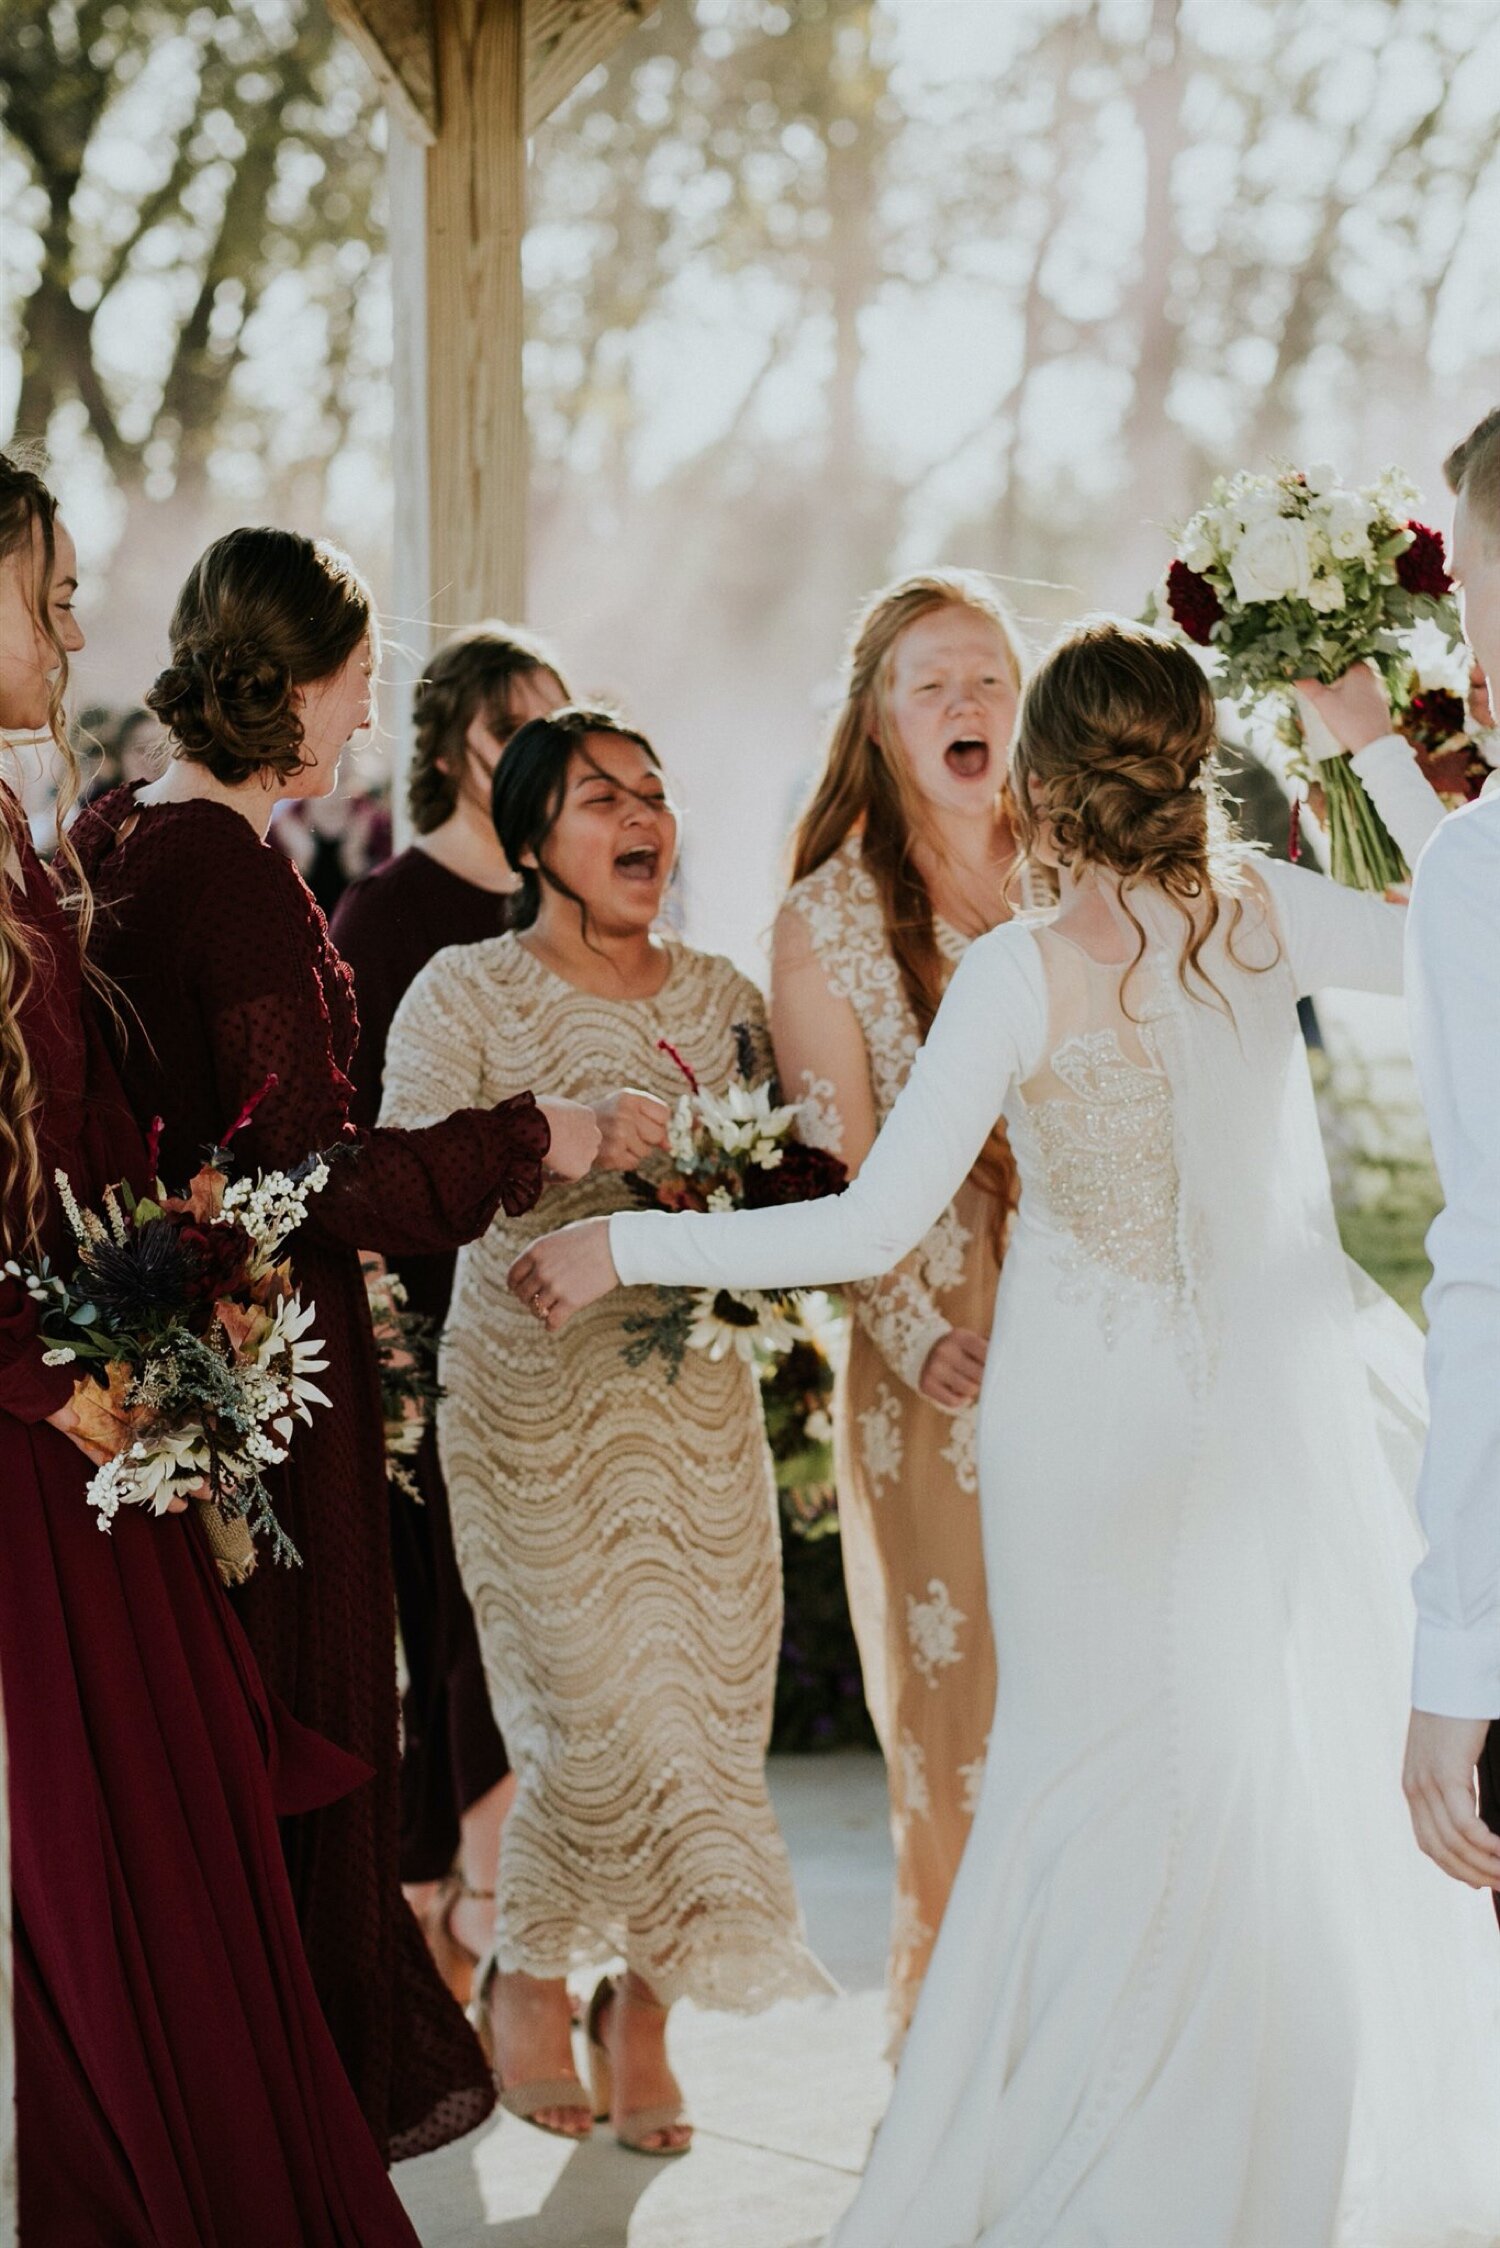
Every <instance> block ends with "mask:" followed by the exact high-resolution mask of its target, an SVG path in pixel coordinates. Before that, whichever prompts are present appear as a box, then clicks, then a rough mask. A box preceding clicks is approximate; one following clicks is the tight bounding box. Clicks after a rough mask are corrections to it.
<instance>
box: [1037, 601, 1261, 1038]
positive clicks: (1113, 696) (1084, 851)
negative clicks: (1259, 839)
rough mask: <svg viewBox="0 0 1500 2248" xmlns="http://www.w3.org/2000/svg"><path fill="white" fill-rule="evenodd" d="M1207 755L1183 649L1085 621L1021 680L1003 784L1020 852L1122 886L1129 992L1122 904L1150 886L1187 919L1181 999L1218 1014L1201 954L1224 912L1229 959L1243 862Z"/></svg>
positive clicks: (1207, 739)
mask: <svg viewBox="0 0 1500 2248" xmlns="http://www.w3.org/2000/svg"><path fill="white" fill-rule="evenodd" d="M1216 747H1217V733H1216V719H1215V711H1214V698H1213V693H1212V690H1211V688H1210V687H1209V684H1208V681H1207V679H1206V678H1205V677H1204V674H1203V671H1202V669H1201V667H1200V666H1199V664H1198V663H1197V661H1196V660H1195V659H1194V658H1193V657H1192V656H1191V655H1189V653H1188V651H1187V650H1186V649H1185V648H1184V647H1182V646H1181V645H1180V644H1179V643H1178V642H1177V641H1175V640H1169V639H1167V638H1165V637H1164V636H1163V635H1162V634H1160V633H1157V632H1152V631H1150V630H1148V629H1147V628H1146V627H1144V626H1141V625H1131V624H1122V623H1119V622H1117V621H1116V620H1115V619H1114V618H1112V617H1096V618H1090V619H1089V620H1088V621H1087V622H1086V623H1084V624H1082V625H1079V626H1077V627H1076V628H1075V629H1074V630H1073V631H1071V632H1069V633H1068V634H1066V635H1065V637H1064V638H1063V639H1061V640H1060V641H1058V643H1057V644H1056V646H1055V647H1053V648H1052V649H1050V650H1049V651H1048V653H1047V655H1046V656H1045V657H1044V658H1043V660H1042V662H1041V663H1040V664H1039V665H1038V667H1037V669H1036V671H1035V672H1034V673H1033V674H1032V676H1031V678H1030V679H1029V680H1028V681H1027V684H1026V689H1025V692H1024V693H1023V695H1022V697H1021V714H1020V717H1019V719H1018V721H1017V725H1016V739H1015V746H1014V747H1013V749H1012V751H1011V760H1010V785H1011V793H1012V796H1013V799H1014V809H1013V815H1012V816H1013V818H1014V821H1015V826H1016V832H1017V835H1018V836H1019V838H1020V841H1021V847H1022V849H1023V851H1025V852H1027V853H1028V854H1030V853H1032V852H1034V851H1035V850H1036V848H1037V846H1038V844H1039V843H1041V842H1042V841H1044V840H1045V843H1046V845H1047V847H1048V850H1049V853H1050V854H1051V855H1052V856H1053V857H1055V858H1056V860H1057V861H1058V862H1059V863H1060V864H1061V865H1063V866H1068V867H1077V866H1095V867H1102V868H1103V869H1104V870H1105V871H1106V872H1107V873H1109V874H1112V875H1114V876H1115V877H1116V878H1117V880H1118V883H1119V890H1120V901H1121V904H1122V905H1123V907H1124V909H1125V912H1126V915H1127V917H1128V918H1129V920H1130V922H1131V925H1132V926H1133V928H1134V929H1135V932H1136V938H1137V951H1136V956H1135V959H1134V960H1133V961H1132V962H1131V965H1130V969H1129V970H1128V971H1127V974H1126V978H1125V983H1126V985H1128V983H1129V979H1130V976H1131V975H1133V974H1134V972H1135V970H1136V969H1137V968H1138V967H1139V966H1140V963H1141V961H1142V959H1143V958H1144V956H1145V952H1146V932H1145V930H1144V928H1143V927H1142V925H1141V923H1140V921H1139V920H1138V919H1137V917H1136V915H1135V913H1134V912H1133V911H1132V909H1131V905H1130V892H1131V891H1132V890H1133V889H1136V888H1138V887H1140V886H1142V885H1144V884H1150V885H1152V886H1153V887H1155V888H1156V889H1159V890H1161V891H1162V892H1163V893H1164V894H1165V895H1166V896H1167V897H1168V898H1170V899H1171V901H1172V903H1173V905H1174V906H1175V907H1176V908H1177V910H1178V912H1179V913H1180V914H1181V915H1182V918H1183V924H1184V934H1183V943H1182V951H1181V954H1180V956H1179V959H1178V971H1177V972H1178V975H1179V978H1180V979H1181V982H1182V985H1183V988H1184V990H1187V991H1189V992H1191V991H1192V990H1193V985H1194V982H1196V983H1197V984H1198V985H1199V986H1201V987H1202V988H1201V990H1200V991H1199V992H1198V993H1197V994H1195V996H1198V997H1202V996H1204V994H1205V993H1206V994H1207V995H1208V996H1209V998H1210V999H1211V1000H1212V1001H1213V1002H1214V1003H1216V1004H1218V1005H1221V1006H1227V1004H1228V1002H1227V1001H1226V1000H1225V998H1224V995H1223V993H1222V992H1221V991H1220V990H1219V988H1218V986H1217V984H1216V983H1215V982H1214V980H1213V978H1212V977H1211V976H1210V975H1209V973H1208V971H1207V969H1206V968H1205V967H1204V965H1203V954H1204V949H1205V947H1206V946H1207V944H1208V941H1209V939H1210V937H1211V936H1212V935H1213V933H1214V931H1215V929H1216V928H1217V927H1218V925H1219V922H1220V920H1221V919H1222V918H1223V917H1224V915H1225V913H1226V912H1227V913H1228V916H1229V926H1228V929H1227V932H1226V936H1227V942H1228V946H1229V950H1230V954H1231V957H1236V956H1235V954H1234V933H1235V930H1236V929H1237V928H1238V926H1239V923H1240V920H1241V917H1242V916H1243V913H1244V900H1243V896H1242V894H1241V893H1242V892H1243V890H1244V888H1245V874H1246V867H1247V864H1248V861H1249V858H1250V856H1251V851H1250V846H1248V845H1247V844H1245V843H1244V842H1243V841H1242V840H1241V839H1240V837H1239V834H1238V832H1237V830H1236V828H1235V825H1234V822H1233V819H1232V817H1231V815H1230V812H1229V808H1228V805H1227V803H1226V800H1225V798H1224V795H1223V791H1222V789H1221V787H1220V784H1219V780H1218V777H1217V774H1216V772H1215V769H1214V762H1213V754H1214V750H1215V748H1216ZM1240 965H1242V966H1246V965H1249V963H1246V962H1241V963H1240ZM1123 988H1124V987H1123V986H1122V994H1123ZM1122 1003H1123V1002H1122ZM1126 1011H1127V1013H1128V1012H1129V1010H1128V1008H1127V1010H1126Z"/></svg>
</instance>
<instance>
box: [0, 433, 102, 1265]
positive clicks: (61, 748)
mask: <svg viewBox="0 0 1500 2248" xmlns="http://www.w3.org/2000/svg"><path fill="white" fill-rule="evenodd" d="M37 548H39V549H40V555H39V559H40V564H41V567H40V569H39V570H38V571H37V573H36V575H35V577H34V578H31V577H30V576H29V573H28V571H27V561H28V559H29V557H30V555H31V553H32V551H33V550H34V549H37ZM12 566H14V567H15V568H16V571H17V575H18V576H19V578H20V581H21V583H22V585H23V587H24V588H25V598H26V600H27V602H28V603H29V605H30V608H31V612H32V615H33V618H34V619H35V622H36V624H37V626H38V627H39V629H40V630H41V632H42V633H43V635H44V636H45V638H46V639H47V640H48V642H49V643H50V645H51V647H52V650H53V653H54V654H55V656H56V658H57V668H56V670H55V672H54V673H53V677H52V685H51V690H50V692H49V695H48V699H47V731H48V732H49V734H50V735H51V737H52V744H53V748H54V750H55V752H56V755H57V762H58V771H59V782H58V791H57V836H58V841H57V855H58V857H59V858H60V859H61V861H62V862H63V865H64V867H65V868H66V870H67V877H68V880H67V884H66V893H67V894H66V903H67V907H68V910H69V912H70V914H71V915H72V918H73V922H74V928H75V932H76V935H77V940H78V946H79V952H80V956H81V957H82V959H83V961H84V963H85V972H86V973H88V969H87V960H88V950H87V948H88V936H89V929H90V926H91V924H92V920H93V894H92V892H91V891H90V889H89V885H88V882H87V880H86V878H85V876H84V872H83V869H82V867H81V866H80V865H79V863H78V858H77V854H76V853H75V851H74V849H73V846H72V844H71V843H70V842H69V840H68V834H67V821H68V816H69V814H70V813H71V811H72V810H73V807H74V805H75V804H76V803H77V801H78V790H79V783H80V774H79V768H78V758H77V754H76V752H75V751H74V748H73V745H72V743H71V742H70V741H69V739H68V732H67V727H66V725H65V723H64V719H63V706H64V702H65V700H66V696H67V690H68V652H67V650H66V649H65V648H64V646H63V644H62V641H61V639H60V638H59V637H58V631H57V627H56V625H55V624H54V622H53V620H52V581H53V578H54V576H55V574H56V570H57V500H56V498H55V496H54V495H53V493H52V492H51V491H50V490H49V488H48V486H47V485H46V484H45V483H44V482H43V480H42V477H41V474H40V472H39V471H38V470H37V469H36V468H35V467H33V466H32V465H31V464H30V462H29V461H27V460H25V459H23V458H22V457H20V456H19V455H17V454H15V453H4V452H0V569H7V568H11V567H12ZM0 816H3V817H4V818H5V820H6V821H7V823H8V824H10V825H11V827H12V839H13V840H14V841H19V839H20V838H19V835H18V834H16V832H15V828H16V822H17V821H18V820H19V816H20V815H19V812H18V810H17V808H16V807H15V805H14V802H13V801H6V802H5V803H4V805H3V808H0ZM39 965H40V962H39V957H38V947H37V943H36V939H35V937H34V936H33V934H32V931H31V929H30V927H29V925H28V923H27V920H26V918H25V916H24V915H23V914H22V913H21V912H20V911H19V910H18V907H17V899H16V891H15V885H14V884H13V883H12V882H11V881H9V880H8V879H5V878H0V1235H3V1238H4V1243H5V1248H6V1251H7V1253H8V1254H10V1255H12V1256H14V1255H16V1254H17V1253H18V1252H20V1251H22V1250H31V1249H34V1248H35V1247H36V1245H37V1241H38V1237H39V1235H40V1232H41V1227H42V1221H43V1218H44V1216H45V1213H46V1208H47V1182H46V1180H45V1179H44V1178H43V1176H42V1166H41V1157H40V1154H39V1152H38V1148H37V1128H36V1119H37V1115H38V1112H39V1110H40V1108H41V1103H42V1093H41V1087H40V1086H39V1084H38V1082H37V1077H36V1072H35V1070H34V1069H33V1068H32V1063H31V1056H30V1054H29V1053H28V1052H27V1048H26V1040H25V1037H24V1035H23V1034H22V1030H21V1016H22V1011H23V1009H24V1007H25V1004H26V999H27V996H28V994H29V993H30V991H31V989H32V987H33V983H34V981H35V978H36V975H37V973H38V968H39ZM94 980H95V979H94V978H93V976H92V975H90V981H94ZM16 1206H19V1208H20V1210H21V1213H22V1221H21V1227H20V1234H19V1238H17V1237H16V1232H15V1229H14V1227H13V1226H12V1225H11V1224H10V1223H8V1222H7V1219H6V1218H5V1216H4V1214H3V1213H5V1212H7V1211H10V1210H12V1209H14V1208H15V1207H16Z"/></svg>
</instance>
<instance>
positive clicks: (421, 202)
mask: <svg viewBox="0 0 1500 2248" xmlns="http://www.w3.org/2000/svg"><path fill="white" fill-rule="evenodd" d="M386 121H387V125H388V128H389V137H388V141H387V156H386V196H387V202H388V206H389V215H388V218H387V221H386V239H387V242H388V244H389V247H390V258H391V314H392V326H393V329H394V352H393V356H392V367H391V388H392V400H391V406H392V432H391V471H392V483H393V486H394V490H393V494H392V497H393V500H394V503H395V504H394V509H393V517H394V520H393V524H392V529H393V532H394V537H393V540H392V546H391V608H392V612H393V614H392V618H391V627H390V631H389V634H388V642H389V645H388V646H387V648H386V651H385V654H384V658H383V660H382V663H381V667H380V668H381V677H382V681H383V684H384V691H383V693H382V695H381V707H380V720H381V725H382V727H383V729H384V731H385V732H386V733H387V734H388V735H389V737H390V743H391V798H392V811H393V813H394V815H395V822H396V840H397V842H398V844H404V843H406V842H408V841H409V840H410V838H409V836H408V834H407V821H406V775H407V770H408V768H409V766H410V763H411V746H412V691H413V689H414V688H415V686H416V683H417V681H418V680H419V679H420V678H421V676H422V673H423V671H424V670H425V668H426V665H427V658H428V657H429V656H430V655H431V653H432V524H431V519H430V506H429V488H430V479H429V475H428V438H427V149H426V146H425V145H424V144H423V143H421V142H419V141H416V140H413V139H410V138H408V136H407V134H406V132H405V131H404V130H403V127H402V120H401V116H400V113H399V111H397V110H396V109H395V107H394V106H393V105H392V106H389V107H388V108H387V112H386Z"/></svg>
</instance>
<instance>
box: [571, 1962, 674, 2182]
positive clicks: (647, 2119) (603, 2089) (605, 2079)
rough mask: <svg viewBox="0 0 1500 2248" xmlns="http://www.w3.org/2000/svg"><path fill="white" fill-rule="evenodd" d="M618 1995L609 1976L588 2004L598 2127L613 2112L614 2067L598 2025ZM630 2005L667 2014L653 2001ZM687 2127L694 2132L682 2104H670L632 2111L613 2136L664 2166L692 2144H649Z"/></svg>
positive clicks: (591, 2078) (634, 2000) (636, 2001)
mask: <svg viewBox="0 0 1500 2248" xmlns="http://www.w3.org/2000/svg"><path fill="white" fill-rule="evenodd" d="M619 1995H620V1993H619V1986H618V1985H617V1983H616V1982H615V1979H614V1977H613V1976H612V1975H606V1976H605V1977H604V1979H603V1981H602V1982H601V1983H600V1984H599V1986H598V1988H597V1989H596V1990H595V1992H594V1995H593V1997H592V1998H591V1999H590V2000H589V2011H588V2025H587V2026H588V2050H589V2086H590V2089H591V2090H592V2092H593V2095H594V2111H593V2112H594V2121H595V2122H596V2123H607V2122H608V2121H609V2120H610V2118H611V2115H612V2112H613V2109H614V2067H613V2064H612V2063H611V2061H610V2057H609V2050H608V2048H607V2047H606V2045H605V2043H604V2039H603V2037H602V2035H601V2034H600V2028H599V2023H600V2017H601V2016H602V2014H603V2012H604V2009H605V2007H606V2006H607V2005H608V2004H609V2002H610V2000H611V1999H612V1998H616V1999H617V1998H618V1997H619ZM630 2003H631V2005H632V2006H648V2005H650V2006H654V2007H655V2009H656V2011H657V2012H658V2013H660V2014H665V2012H666V2011H667V2009H666V2008H665V2006H660V2005H657V2003H656V2001H655V2000H654V1999H644V1998H632V1999H631V2001H630ZM684 2127H685V2128H687V2129H691V2125H690V2124H688V2120H687V2117H686V2116H685V2115H684V2113H683V2111H682V2103H681V2101H680V2100H679V2101H676V2102H670V2101H669V2102H668V2103H667V2104H665V2105H664V2106H660V2107H646V2108H633V2109H632V2110H631V2112H630V2114H629V2115H622V2116H621V2118H620V2120H619V2122H618V2123H616V2124H615V2126H614V2133H615V2137H616V2139H617V2140H618V2141H619V2143H620V2145H621V2146H622V2147H626V2148H628V2149H629V2151H630V2152H631V2153H632V2154H649V2155H655V2156H656V2157H657V2159H658V2160H659V2161H663V2162H665V2161H671V2160H673V2159H675V2158H676V2157H677V2156H678V2155H680V2154H687V2153H689V2152H690V2151H691V2149H692V2143H693V2142H692V2140H691V2139H688V2140H686V2141H685V2142H684V2144H683V2145H681V2146H678V2147H653V2146H647V2145H646V2143H645V2142H646V2140H648V2139H650V2138H653V2137H654V2136H655V2134H656V2133H657V2132H658V2131H675V2130H678V2129H681V2128H684Z"/></svg>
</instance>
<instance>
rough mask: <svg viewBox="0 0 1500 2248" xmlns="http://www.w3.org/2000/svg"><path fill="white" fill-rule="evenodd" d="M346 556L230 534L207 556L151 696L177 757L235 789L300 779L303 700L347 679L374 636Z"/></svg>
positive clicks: (323, 544) (292, 539)
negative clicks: (343, 675)
mask: <svg viewBox="0 0 1500 2248" xmlns="http://www.w3.org/2000/svg"><path fill="white" fill-rule="evenodd" d="M372 615H373V612H372V608H371V602H370V592H369V588H368V587H367V586H366V584H365V582H364V580H363V579H362V578H361V577H360V575H359V573H358V571H357V570H356V569H355V567H354V564H353V563H352V562H351V561H350V559H349V557H348V555H347V554H344V553H342V552H341V551H340V549H339V548H338V547H336V546H330V545H329V544H328V543H327V541H326V540H323V539H309V538H304V537H303V535H302V533H301V532H300V531H278V530H274V529H271V528H269V527H266V526H256V527H254V528H246V529H244V530H239V531H230V532H229V533H228V534H227V535H226V536H225V537H224V538H222V539H215V541H214V543H213V545H212V546H211V547H209V548H208V549H207V551H206V552H205V553H204V554H201V555H200V556H199V558H198V560H197V561H196V562H195V563H194V564H193V567H192V569H191V570H190V571H189V573H188V579H187V583H186V584H185V585H184V587H183V589H182V591H181V593H180V594H179V595H178V597H177V606H176V608H175V609H174V610H173V612H172V660H171V662H170V663H169V664H168V665H167V668H166V670H165V671H163V672H162V673H161V675H160V676H159V678H158V679H157V681H156V683H155V685H154V686H153V687H152V688H151V690H150V692H149V694H148V695H147V696H146V701H147V703H148V704H149V705H150V707H151V709H152V710H154V711H155V712H156V715H157V717H158V718H160V720H161V722H162V724H163V725H164V726H165V727H166V729H167V732H168V733H169V734H170V735H171V737H172V743H173V748H174V751H175V753H176V754H177V755H178V756H179V757H187V758H191V759H193V760H195V761H196V762H197V763H199V764H203V765H206V766H207V767H208V769H209V771H210V772H211V773H212V774H213V776H214V779H215V780H217V781H222V782H224V783H225V784H226V785H227V786H229V787H234V786H235V785H236V784H237V783H239V782H241V781H247V780H249V779H251V778H252V776H253V775H255V774H257V773H262V772H266V771H270V772H272V773H274V774H275V775H276V776H277V777H278V778H280V779H288V778H290V776H291V775H292V774H293V773H296V772H299V771H300V770H301V767H302V719H301V716H300V713H299V711H298V707H297V690H298V688H301V687H309V686H311V685H312V684H313V682H314V681H315V680H319V679H328V678H331V677H332V676H333V674H334V673H335V672H337V671H340V670H342V668H343V666H344V665H345V664H346V663H347V662H348V660H349V658H350V656H352V655H353V653H354V651H355V649H356V648H357V647H358V646H359V644H360V642H361V641H362V640H363V639H364V637H365V635H366V634H367V633H369V632H370V631H371V629H372Z"/></svg>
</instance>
